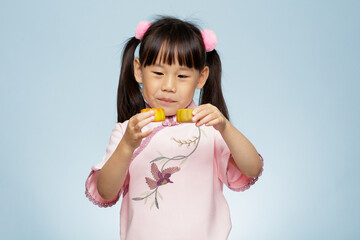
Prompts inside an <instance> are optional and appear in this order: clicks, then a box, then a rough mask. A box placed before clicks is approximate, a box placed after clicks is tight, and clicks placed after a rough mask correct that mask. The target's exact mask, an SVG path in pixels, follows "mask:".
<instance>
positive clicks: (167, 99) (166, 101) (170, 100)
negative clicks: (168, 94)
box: [159, 98, 176, 104]
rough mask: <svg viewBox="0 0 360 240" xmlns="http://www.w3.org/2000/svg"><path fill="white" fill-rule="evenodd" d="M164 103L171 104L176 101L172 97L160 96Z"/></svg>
mask: <svg viewBox="0 0 360 240" xmlns="http://www.w3.org/2000/svg"><path fill="white" fill-rule="evenodd" d="M159 100H160V101H161V102H162V103H165V104H169V103H174V102H176V101H174V100H172V99H170V98H160V99H159Z"/></svg>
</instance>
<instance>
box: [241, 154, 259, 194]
mask: <svg viewBox="0 0 360 240" xmlns="http://www.w3.org/2000/svg"><path fill="white" fill-rule="evenodd" d="M258 154H259V153H258ZM259 157H260V160H261V162H262V166H261V170H260V174H259V176H257V177H256V178H253V179H251V181H250V182H248V183H247V184H246V185H244V186H242V187H240V188H239V190H240V191H241V192H243V191H245V190H248V189H249V188H250V187H251V186H252V185H254V184H255V183H256V181H257V180H258V179H259V177H260V176H261V174H262V172H263V170H264V159H263V157H262V156H261V155H260V154H259Z"/></svg>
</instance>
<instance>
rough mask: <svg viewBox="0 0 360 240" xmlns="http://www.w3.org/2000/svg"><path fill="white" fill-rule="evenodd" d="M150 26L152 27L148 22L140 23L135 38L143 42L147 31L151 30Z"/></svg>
mask: <svg viewBox="0 0 360 240" xmlns="http://www.w3.org/2000/svg"><path fill="white" fill-rule="evenodd" d="M150 26H151V23H150V22H148V21H141V22H139V24H138V25H137V27H136V29H135V38H137V39H139V40H140V41H141V40H142V39H143V37H144V34H145V33H146V31H147V30H148V29H149V27H150Z"/></svg>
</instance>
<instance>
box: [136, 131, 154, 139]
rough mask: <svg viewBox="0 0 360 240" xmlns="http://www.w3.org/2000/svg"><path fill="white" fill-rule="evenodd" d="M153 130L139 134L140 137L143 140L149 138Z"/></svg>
mask: <svg viewBox="0 0 360 240" xmlns="http://www.w3.org/2000/svg"><path fill="white" fill-rule="evenodd" d="M152 131H153V130H152V129H149V130H147V131H145V132H141V133H140V134H139V137H141V138H146V137H147V136H149V135H150V134H151V133H152Z"/></svg>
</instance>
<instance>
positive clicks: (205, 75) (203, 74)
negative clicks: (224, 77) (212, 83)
mask: <svg viewBox="0 0 360 240" xmlns="http://www.w3.org/2000/svg"><path fill="white" fill-rule="evenodd" d="M208 77H209V67H208V66H205V67H204V68H203V70H202V71H201V72H200V76H199V81H198V83H197V84H196V88H197V89H202V88H203V86H204V85H205V83H206V80H207V79H208Z"/></svg>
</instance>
